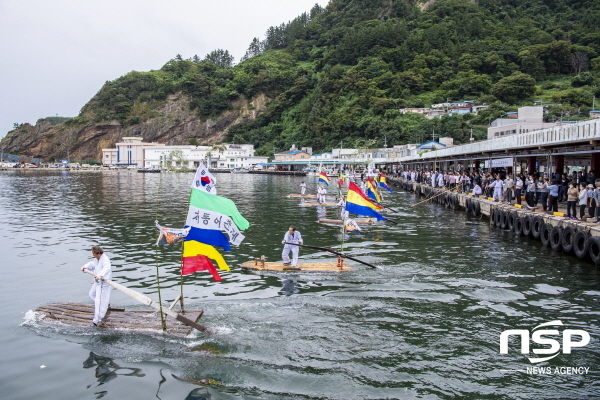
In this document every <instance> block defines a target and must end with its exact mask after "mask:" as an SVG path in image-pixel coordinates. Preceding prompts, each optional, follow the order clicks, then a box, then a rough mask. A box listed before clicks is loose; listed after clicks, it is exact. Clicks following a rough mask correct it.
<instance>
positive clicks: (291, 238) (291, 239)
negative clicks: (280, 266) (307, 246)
mask: <svg viewBox="0 0 600 400" xmlns="http://www.w3.org/2000/svg"><path fill="white" fill-rule="evenodd" d="M283 241H284V242H288V243H296V244H303V243H304V242H303V241H302V235H301V234H300V232H298V231H295V232H294V234H293V235H292V234H290V232H289V231H288V232H286V233H285V235H283ZM290 251H291V252H292V267H294V268H295V267H296V265H298V253H299V252H300V246H293V245H291V244H286V245H285V246H283V252H282V253H281V258H283V263H284V264H289V263H290V257H289V253H290Z"/></svg>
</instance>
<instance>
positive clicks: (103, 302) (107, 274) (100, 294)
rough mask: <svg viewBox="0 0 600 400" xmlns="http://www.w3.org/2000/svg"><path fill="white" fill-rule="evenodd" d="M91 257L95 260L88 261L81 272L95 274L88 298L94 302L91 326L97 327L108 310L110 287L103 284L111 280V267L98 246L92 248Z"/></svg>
mask: <svg viewBox="0 0 600 400" xmlns="http://www.w3.org/2000/svg"><path fill="white" fill-rule="evenodd" d="M92 255H93V256H94V258H95V260H92V261H90V262H89V263H87V264H85V265H84V266H83V267H81V271H85V270H88V271H91V272H93V273H94V274H95V276H94V283H93V284H92V288H91V289H90V293H89V295H90V297H91V299H92V300H94V304H95V308H94V319H93V320H92V325H93V326H98V325H99V324H100V322H102V319H103V318H104V316H105V315H106V311H107V310H108V301H109V300H110V289H111V287H110V285H109V284H108V283H106V282H104V280H105V279H111V278H112V269H111V268H112V267H111V265H110V260H109V258H108V256H107V255H106V254H104V250H102V247H100V246H92Z"/></svg>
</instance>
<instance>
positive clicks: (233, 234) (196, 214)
mask: <svg viewBox="0 0 600 400" xmlns="http://www.w3.org/2000/svg"><path fill="white" fill-rule="evenodd" d="M185 224H186V225H187V226H191V227H193V228H200V229H209V230H218V231H223V232H225V233H226V234H227V235H229V242H230V243H232V244H235V245H236V246H239V245H240V244H241V243H242V240H244V235H242V233H241V232H240V230H239V229H238V227H237V225H236V224H235V223H234V222H233V220H232V219H231V218H229V217H228V216H227V215H223V214H221V213H218V212H214V211H210V210H204V209H201V208H198V207H194V206H190V208H189V210H188V215H187V219H186V220H185ZM199 241H201V240H199ZM209 244H212V243H209Z"/></svg>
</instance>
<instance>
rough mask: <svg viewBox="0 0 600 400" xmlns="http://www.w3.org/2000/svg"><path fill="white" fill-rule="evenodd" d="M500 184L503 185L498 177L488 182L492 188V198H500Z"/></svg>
mask: <svg viewBox="0 0 600 400" xmlns="http://www.w3.org/2000/svg"><path fill="white" fill-rule="evenodd" d="M502 186H504V183H503V182H502V180H500V179H496V180H495V181H494V182H492V183H491V184H490V187H493V188H494V200H498V201H500V200H502Z"/></svg>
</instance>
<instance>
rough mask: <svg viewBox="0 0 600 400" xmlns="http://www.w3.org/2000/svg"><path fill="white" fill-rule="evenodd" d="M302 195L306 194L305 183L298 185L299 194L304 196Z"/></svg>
mask: <svg viewBox="0 0 600 400" xmlns="http://www.w3.org/2000/svg"><path fill="white" fill-rule="evenodd" d="M304 193H306V183H304V182H302V183H301V184H300V194H301V195H302V196H304Z"/></svg>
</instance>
